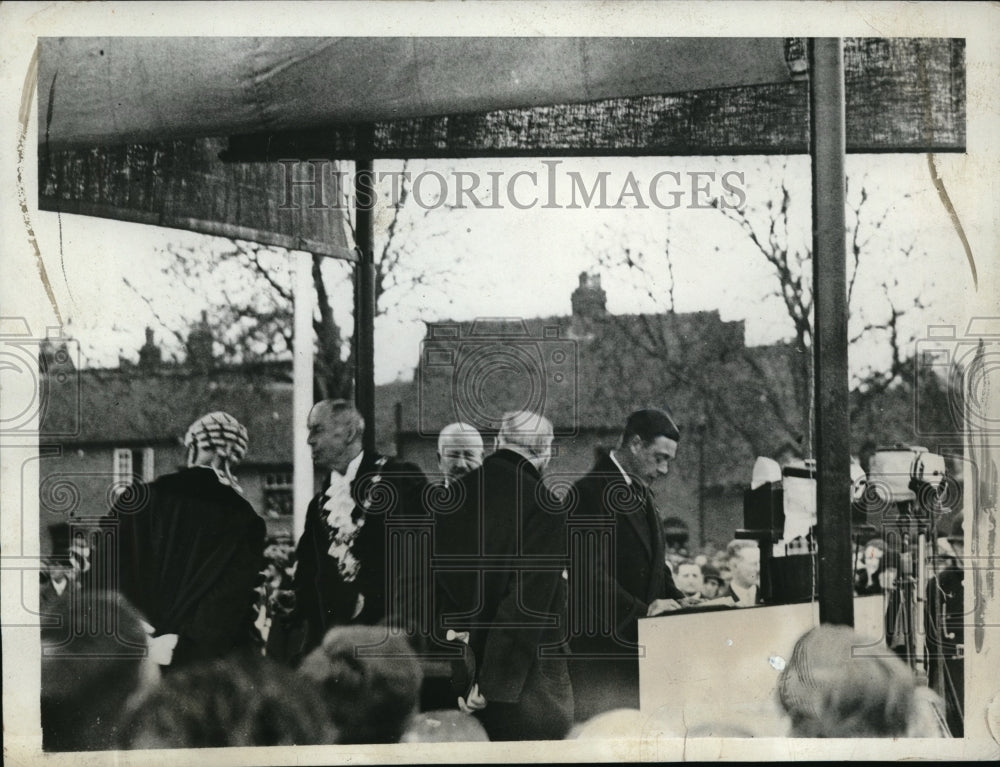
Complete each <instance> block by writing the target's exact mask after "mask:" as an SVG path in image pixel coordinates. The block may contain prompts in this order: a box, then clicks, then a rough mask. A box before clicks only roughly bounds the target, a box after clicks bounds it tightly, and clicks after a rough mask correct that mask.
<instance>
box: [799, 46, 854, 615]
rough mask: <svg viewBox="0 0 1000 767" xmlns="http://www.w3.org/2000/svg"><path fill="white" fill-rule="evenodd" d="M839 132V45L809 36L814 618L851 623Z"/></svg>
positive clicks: (841, 89) (841, 68)
mask: <svg viewBox="0 0 1000 767" xmlns="http://www.w3.org/2000/svg"><path fill="white" fill-rule="evenodd" d="M844 135H845V133H844V54H843V45H842V42H841V40H840V39H838V38H813V39H810V41H809V149H810V154H811V156H812V217H813V296H814V307H815V319H814V328H815V329H814V332H813V354H814V361H815V365H814V369H815V389H816V469H817V470H816V480H817V481H816V485H817V487H816V503H817V509H816V511H817V517H816V518H817V539H818V546H819V567H818V575H819V617H820V621H822V622H823V623H838V624H846V625H848V626H853V625H854V589H853V582H852V563H851V495H850V489H851V458H850V416H849V411H848V388H847V263H846V258H847V255H846V242H845V235H844V151H845V138H844Z"/></svg>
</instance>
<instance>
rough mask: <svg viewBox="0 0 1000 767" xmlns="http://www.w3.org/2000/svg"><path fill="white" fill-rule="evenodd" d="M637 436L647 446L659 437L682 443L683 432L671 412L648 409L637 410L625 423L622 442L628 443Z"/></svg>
mask: <svg viewBox="0 0 1000 767" xmlns="http://www.w3.org/2000/svg"><path fill="white" fill-rule="evenodd" d="M635 436H638V437H639V438H640V439H641V440H642V441H643V442H644V443H646V444H649V443H650V442H652V441H653V440H654V439H656V438H657V437H666V438H667V439H672V440H673V441H674V442H680V439H681V431H680V429H679V428H678V427H677V424H676V423H675V421H674V418H673V416H672V415H671V414H670V411H669V410H666V409H664V410H660V409H658V408H648V409H646V410H636V411H635V412H634V413H632V415H630V416H629V417H628V420H627V421H625V431H624V432H622V442H623V443H625V442H628V441H629V440H631V439H632V437H635Z"/></svg>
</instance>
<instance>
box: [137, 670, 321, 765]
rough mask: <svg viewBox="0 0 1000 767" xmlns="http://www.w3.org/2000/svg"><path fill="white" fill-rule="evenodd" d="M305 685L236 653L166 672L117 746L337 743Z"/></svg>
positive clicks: (287, 672) (310, 688) (314, 695)
mask: <svg viewBox="0 0 1000 767" xmlns="http://www.w3.org/2000/svg"><path fill="white" fill-rule="evenodd" d="M337 740H338V739H337V732H336V729H335V728H334V727H333V726H332V725H331V724H330V722H328V721H327V719H326V717H325V716H324V715H323V702H322V698H321V697H320V695H319V691H318V690H316V689H315V688H314V687H313V686H312V685H310V684H309V682H308V681H307V680H304V679H301V678H300V677H299V676H298V675H297V674H295V673H294V672H292V671H291V670H289V669H286V668H284V667H283V666H279V665H278V664H277V663H275V662H274V661H270V660H267V659H266V658H253V657H250V656H249V655H247V654H244V655H234V656H232V657H230V658H228V659H225V660H216V661H211V662H207V663H204V664H198V665H194V666H190V667H188V668H184V669H179V670H177V671H172V672H170V673H169V674H167V675H166V676H165V677H164V679H163V681H162V682H161V683H160V685H159V686H158V687H157V688H156V689H155V690H154V691H153V692H152V693H150V695H149V696H148V697H147V698H146V699H145V700H144V701H143V703H142V705H141V706H139V708H138V710H137V711H136V712H135V713H134V714H133V715H132V716H131V717H130V719H129V721H128V722H127V723H126V726H125V727H124V728H123V732H122V736H121V739H120V746H121V747H122V748H223V747H229V746H291V745H321V744H326V743H336V742H337Z"/></svg>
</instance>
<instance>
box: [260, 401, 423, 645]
mask: <svg viewBox="0 0 1000 767" xmlns="http://www.w3.org/2000/svg"><path fill="white" fill-rule="evenodd" d="M307 423H308V427H309V445H310V447H311V448H312V457H313V463H314V464H315V465H316V466H319V467H322V468H324V469H327V470H329V472H330V474H329V477H328V479H327V480H326V482H324V487H323V490H322V491H321V492H320V493H319V494H318V495H316V497H315V498H313V499H312V501H311V502H310V504H309V508H308V510H307V511H306V520H305V529H304V530H303V533H302V537H301V538H300V539H299V543H298V546H297V548H296V552H295V555H296V566H295V584H294V585H295V609H294V612H293V616H292V621H291V622H290V623H291V625H293V626H297V627H298V630H299V631H301V632H302V633H303V634H304V644H303V646H302V647H301V648H294V649H292V650H291V651H289V649H288V648H285V650H284V652H279V653H278V654H279V655H280V654H283V655H285V656H286V659H287V660H289V661H291V662H293V663H294V662H296V661H297V660H298V659H300V658H301V657H302V656H303V655H304V654H306V653H308V652H309V651H310V650H311V649H313V648H314V647H316V646H318V645H319V644H320V642H321V641H322V639H323V636H324V635H325V634H326V632H327V631H328V630H329V629H331V628H333V627H334V626H344V625H351V624H364V625H373V624H376V623H380V622H382V621H383V620H385V619H386V618H387V616H388V613H389V611H390V610H391V609H392V608H391V605H392V602H393V593H392V592H393V589H394V588H395V586H396V584H395V582H394V577H395V573H396V568H395V567H394V566H393V563H391V562H389V561H388V559H387V557H386V551H387V546H386V537H387V529H388V526H387V520H391V519H399V518H408V517H411V516H413V515H414V514H415V513H416V512H417V510H418V508H419V503H420V494H421V491H422V488H423V487H424V484H425V479H424V475H423V473H422V472H421V471H420V469H419V468H417V467H416V466H414V465H413V464H406V463H397V462H395V461H392V460H390V459H388V458H386V457H384V456H380V455H378V454H377V453H374V452H369V451H366V450H362V448H361V436H362V433H363V432H364V419H363V418H362V417H361V414H360V413H358V411H357V410H356V409H355V408H354V406H353V405H351V404H350V403H349V402H347V401H345V400H323V401H321V402H318V403H316V405H314V406H313V409H312V410H311V411H310V413H309V420H308V422H307Z"/></svg>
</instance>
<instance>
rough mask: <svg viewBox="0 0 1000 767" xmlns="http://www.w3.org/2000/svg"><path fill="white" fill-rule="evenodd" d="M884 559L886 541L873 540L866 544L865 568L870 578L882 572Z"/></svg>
mask: <svg viewBox="0 0 1000 767" xmlns="http://www.w3.org/2000/svg"><path fill="white" fill-rule="evenodd" d="M884 558H885V541H883V540H882V539H881V538H873V539H872V540H870V541H868V543H866V544H865V550H864V567H865V570H867V571H868V577H869V578H870V577H872V576H874V575H875V574H876V573H879V572H881V571H882V569H883V559H884Z"/></svg>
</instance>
